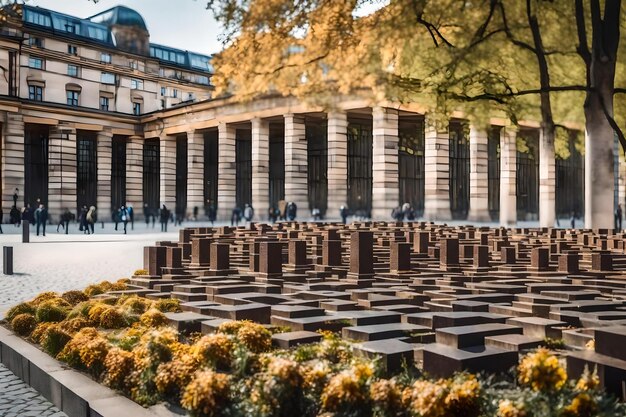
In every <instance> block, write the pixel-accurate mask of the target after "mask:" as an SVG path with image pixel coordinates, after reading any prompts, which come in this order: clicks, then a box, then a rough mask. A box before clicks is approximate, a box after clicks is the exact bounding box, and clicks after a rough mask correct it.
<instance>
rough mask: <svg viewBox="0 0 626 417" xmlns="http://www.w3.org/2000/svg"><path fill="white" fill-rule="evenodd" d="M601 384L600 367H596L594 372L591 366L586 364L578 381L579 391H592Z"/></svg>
mask: <svg viewBox="0 0 626 417" xmlns="http://www.w3.org/2000/svg"><path fill="white" fill-rule="evenodd" d="M599 386H600V378H599V377H598V369H597V368H594V370H593V372H589V367H588V366H587V365H585V370H584V371H583V374H582V375H581V376H580V378H579V379H578V381H577V382H576V389H577V390H579V391H591V390H594V389H596V388H598V387H599Z"/></svg>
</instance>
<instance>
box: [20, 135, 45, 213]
mask: <svg viewBox="0 0 626 417" xmlns="http://www.w3.org/2000/svg"><path fill="white" fill-rule="evenodd" d="M48 134H49V128H48V126H43V125H31V124H27V125H26V126H25V127H24V194H23V196H24V205H26V203H30V204H31V206H33V208H34V205H35V202H36V201H37V199H41V201H43V202H44V203H47V202H48ZM20 191H21V190H20Z"/></svg>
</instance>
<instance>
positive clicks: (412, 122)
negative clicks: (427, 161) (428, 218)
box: [398, 117, 424, 216]
mask: <svg viewBox="0 0 626 417" xmlns="http://www.w3.org/2000/svg"><path fill="white" fill-rule="evenodd" d="M398 177H399V178H398V180H399V181H398V182H399V184H400V201H399V204H400V205H401V204H404V203H409V204H411V207H413V210H415V212H416V215H417V216H421V215H423V214H424V119H423V118H419V117H411V118H408V117H406V118H405V117H402V118H400V121H399V123H398Z"/></svg>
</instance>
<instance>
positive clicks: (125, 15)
mask: <svg viewBox="0 0 626 417" xmlns="http://www.w3.org/2000/svg"><path fill="white" fill-rule="evenodd" d="M89 20H91V21H92V22H96V23H102V24H105V25H107V26H113V25H120V26H135V27H138V28H140V29H143V30H145V31H147V30H148V28H147V27H146V22H145V21H144V20H143V17H141V15H140V14H139V13H138V12H136V11H135V10H133V9H130V8H128V7H126V6H116V7H113V8H111V9H108V10H105V11H103V12H101V13H98V14H96V15H94V16H91V17H90V18H89Z"/></svg>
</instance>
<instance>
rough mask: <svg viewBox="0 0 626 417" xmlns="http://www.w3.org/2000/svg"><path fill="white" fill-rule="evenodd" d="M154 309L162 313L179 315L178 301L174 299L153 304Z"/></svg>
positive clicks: (166, 299)
mask: <svg viewBox="0 0 626 417" xmlns="http://www.w3.org/2000/svg"><path fill="white" fill-rule="evenodd" d="M154 307H155V308H156V309H157V310H159V311H161V312H163V313H180V312H181V309H180V300H177V299H174V298H162V299H160V300H159V301H157V302H156V303H155V304H154Z"/></svg>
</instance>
